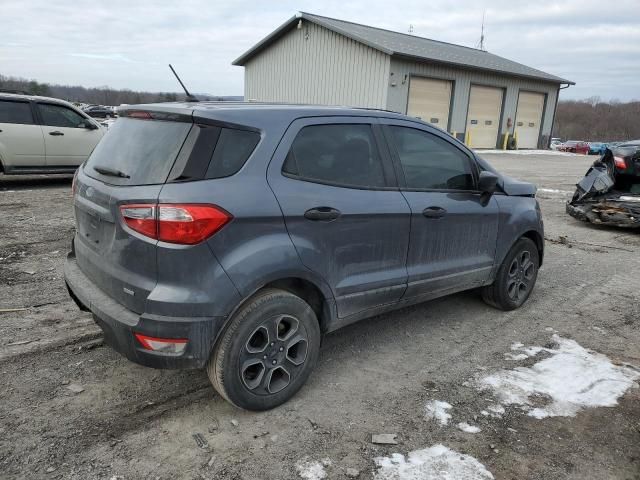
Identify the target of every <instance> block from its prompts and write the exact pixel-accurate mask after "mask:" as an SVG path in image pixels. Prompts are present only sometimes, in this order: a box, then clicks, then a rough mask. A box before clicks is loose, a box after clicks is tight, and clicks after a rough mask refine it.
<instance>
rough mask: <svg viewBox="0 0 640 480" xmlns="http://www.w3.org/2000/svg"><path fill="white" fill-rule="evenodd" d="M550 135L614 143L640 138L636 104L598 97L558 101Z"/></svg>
mask: <svg viewBox="0 0 640 480" xmlns="http://www.w3.org/2000/svg"><path fill="white" fill-rule="evenodd" d="M553 136H554V137H560V138H561V139H562V140H584V141H586V142H595V141H600V142H615V141H623V140H635V139H639V138H640V101H631V102H626V103H622V102H618V101H615V100H614V101H611V102H604V101H602V100H600V98H598V97H592V98H588V99H586V100H563V101H560V102H558V109H557V111H556V119H555V123H554V126H553Z"/></svg>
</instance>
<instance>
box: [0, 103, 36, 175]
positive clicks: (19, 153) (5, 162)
mask: <svg viewBox="0 0 640 480" xmlns="http://www.w3.org/2000/svg"><path fill="white" fill-rule="evenodd" d="M0 164H1V166H2V167H3V168H5V169H6V171H10V170H11V169H12V168H21V167H31V168H34V167H35V168H37V167H40V168H42V167H44V166H45V152H44V138H43V136H42V128H41V127H40V125H37V124H36V122H35V121H34V118H33V111H32V109H31V103H30V102H29V101H27V100H24V101H20V100H13V99H11V100H8V99H1V100H0Z"/></svg>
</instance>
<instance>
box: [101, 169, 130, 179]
mask: <svg viewBox="0 0 640 480" xmlns="http://www.w3.org/2000/svg"><path fill="white" fill-rule="evenodd" d="M93 169H94V170H95V171H96V172H98V173H101V174H102V175H109V176H110V177H120V178H131V176H130V175H127V174H126V173H124V172H121V171H120V170H116V169H115V168H109V167H100V166H98V167H93Z"/></svg>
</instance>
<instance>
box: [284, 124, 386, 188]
mask: <svg viewBox="0 0 640 480" xmlns="http://www.w3.org/2000/svg"><path fill="white" fill-rule="evenodd" d="M282 171H283V172H284V173H286V174H289V175H290V176H295V177H297V178H300V179H302V180H308V181H311V182H318V183H328V184H332V185H340V186H354V187H360V188H363V187H364V188H380V187H385V186H386V182H385V178H384V172H383V168H382V161H381V159H380V154H379V153H378V148H377V146H376V143H375V140H374V137H373V132H372V131H371V125H366V124H334V125H311V126H308V127H304V128H303V129H302V130H300V132H299V133H298V135H297V136H296V138H295V140H294V141H293V144H292V145H291V149H290V150H289V153H288V155H287V158H286V160H285V163H284V166H283V168H282Z"/></svg>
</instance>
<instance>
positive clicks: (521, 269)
mask: <svg viewBox="0 0 640 480" xmlns="http://www.w3.org/2000/svg"><path fill="white" fill-rule="evenodd" d="M538 268H540V254H539V253H538V248H537V247H536V244H535V243H533V241H532V240H531V239H529V238H525V237H523V238H520V239H519V240H518V241H517V242H516V243H515V244H514V245H513V247H511V250H509V253H507V256H506V257H505V259H504V261H503V262H502V265H500V269H499V270H498V274H497V275H496V279H495V281H494V282H493V284H491V285H488V286H486V287H484V288H483V289H482V299H483V300H484V301H485V302H486V303H487V304H489V305H491V306H493V307H495V308H498V309H500V310H505V311H509V310H515V309H516V308H519V307H521V306H522V304H524V302H526V301H527V299H528V298H529V295H531V292H532V290H533V287H534V286H535V284H536V280H537V278H538Z"/></svg>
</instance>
